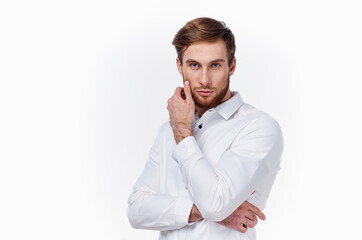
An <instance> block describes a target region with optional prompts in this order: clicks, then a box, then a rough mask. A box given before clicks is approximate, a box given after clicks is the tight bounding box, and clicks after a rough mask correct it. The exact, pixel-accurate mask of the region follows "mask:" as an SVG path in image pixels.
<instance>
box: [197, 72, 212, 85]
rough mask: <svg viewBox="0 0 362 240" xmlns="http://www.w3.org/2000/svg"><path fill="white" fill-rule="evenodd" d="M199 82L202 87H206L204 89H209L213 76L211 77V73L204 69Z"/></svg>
mask: <svg viewBox="0 0 362 240" xmlns="http://www.w3.org/2000/svg"><path fill="white" fill-rule="evenodd" d="M199 82H200V84H201V85H202V87H204V88H206V87H209V86H210V85H211V76H210V72H209V71H208V69H203V71H202V76H201V78H200V80H199Z"/></svg>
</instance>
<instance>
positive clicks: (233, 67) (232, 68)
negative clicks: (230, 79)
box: [229, 58, 236, 76]
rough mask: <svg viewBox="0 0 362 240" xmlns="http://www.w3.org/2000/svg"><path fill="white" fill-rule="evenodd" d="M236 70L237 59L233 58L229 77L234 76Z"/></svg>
mask: <svg viewBox="0 0 362 240" xmlns="http://www.w3.org/2000/svg"><path fill="white" fill-rule="evenodd" d="M235 68H236V58H233V61H232V63H231V65H230V68H229V76H231V75H233V74H234V72H235Z"/></svg>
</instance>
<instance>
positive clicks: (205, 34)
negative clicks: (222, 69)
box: [172, 17, 236, 66]
mask: <svg viewBox="0 0 362 240" xmlns="http://www.w3.org/2000/svg"><path fill="white" fill-rule="evenodd" d="M219 39H223V40H224V42H225V44H226V50H227V54H228V64H229V66H230V65H231V63H232V61H233V59H234V55H235V49H236V46H235V39H234V35H233V33H232V32H231V30H230V29H229V28H227V27H226V24H225V23H224V22H221V21H217V20H215V19H212V18H206V17H202V18H196V19H194V20H191V21H189V22H188V23H186V24H185V26H183V28H181V29H180V30H179V31H178V32H177V34H176V35H175V37H174V39H173V41H172V44H173V45H174V46H175V48H176V52H177V57H178V59H179V60H180V62H181V64H182V57H183V53H184V51H185V50H186V49H187V48H188V47H189V46H190V45H191V44H193V43H196V42H204V41H205V42H215V41H217V40H219Z"/></svg>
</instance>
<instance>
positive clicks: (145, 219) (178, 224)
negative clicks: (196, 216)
mask: <svg viewBox="0 0 362 240" xmlns="http://www.w3.org/2000/svg"><path fill="white" fill-rule="evenodd" d="M159 190H160V131H159V134H158V137H157V138H156V141H155V143H154V145H153V146H152V148H151V150H150V152H149V158H148V160H147V162H146V165H145V167H144V169H143V172H142V174H141V175H140V176H139V178H138V180H137V182H136V184H135V186H134V188H133V191H132V193H131V195H130V196H129V198H128V209H127V215H128V219H129V222H130V223H131V225H132V227H134V228H141V229H151V230H159V231H165V230H173V229H179V228H182V227H184V226H186V225H188V224H189V223H188V218H189V214H190V211H191V208H192V205H193V202H192V201H191V199H190V197H188V196H185V197H181V196H170V195H163V194H160V191H159Z"/></svg>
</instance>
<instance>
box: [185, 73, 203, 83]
mask: <svg viewBox="0 0 362 240" xmlns="http://www.w3.org/2000/svg"><path fill="white" fill-rule="evenodd" d="M199 75H200V71H191V70H190V71H185V72H184V75H183V77H184V79H185V80H188V81H190V82H194V81H197V79H198V78H200V76H199Z"/></svg>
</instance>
